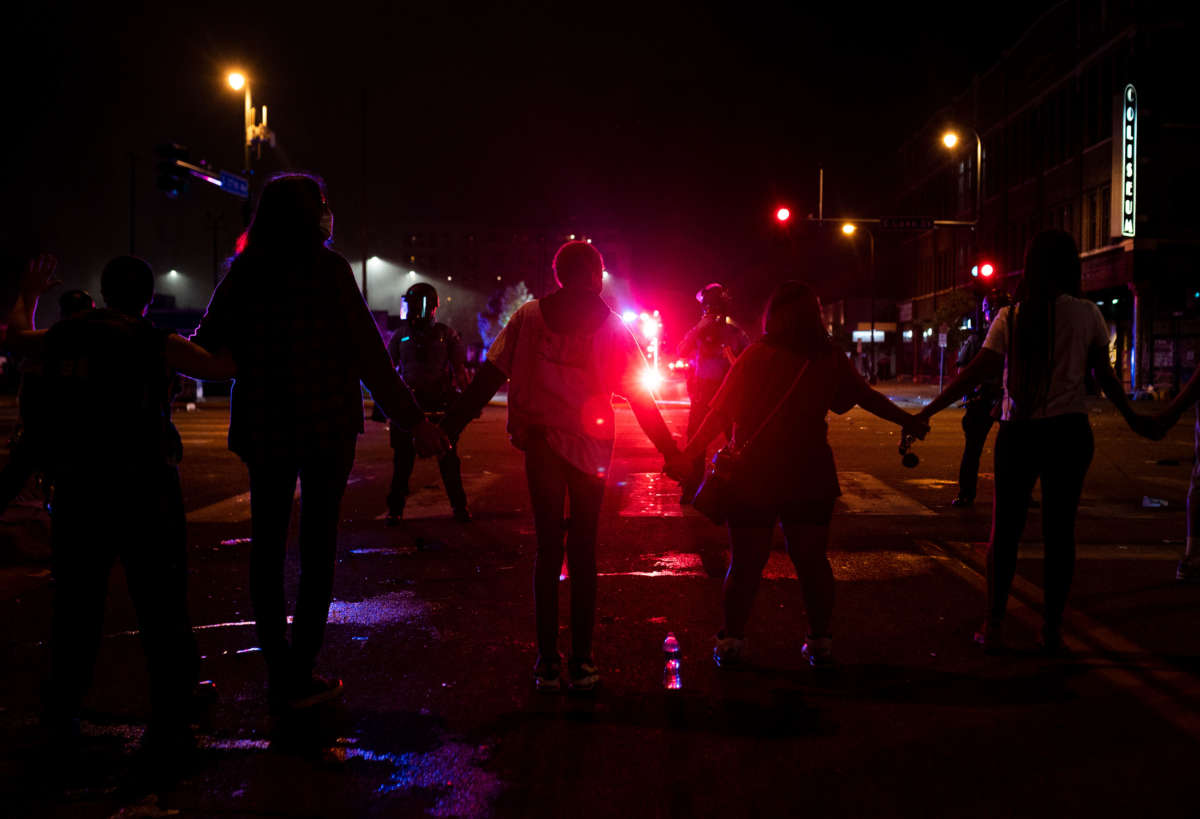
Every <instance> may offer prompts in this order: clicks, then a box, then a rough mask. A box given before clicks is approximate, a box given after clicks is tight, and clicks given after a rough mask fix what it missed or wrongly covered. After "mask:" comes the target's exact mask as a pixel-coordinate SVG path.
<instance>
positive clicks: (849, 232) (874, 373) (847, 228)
mask: <svg viewBox="0 0 1200 819" xmlns="http://www.w3.org/2000/svg"><path fill="white" fill-rule="evenodd" d="M857 232H858V225H856V224H854V223H853V222H846V223H845V224H843V225H842V233H843V234H844V235H845V236H849V237H853V236H854V234H855V233H857ZM863 232H864V233H866V234H867V247H868V255H867V274H868V277H869V279H870V294H869V299H870V306H869V308H868V309H869V311H870V319H871V375H870V379H869V380H870V382H871V383H872V384H874V383H876V382H877V381H878V380H879V379H878V360H877V358H876V351H875V234H874V233H872V232H871V229H870V228H867V227H864V228H863Z"/></svg>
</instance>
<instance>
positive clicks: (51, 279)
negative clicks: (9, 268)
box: [21, 253, 62, 302]
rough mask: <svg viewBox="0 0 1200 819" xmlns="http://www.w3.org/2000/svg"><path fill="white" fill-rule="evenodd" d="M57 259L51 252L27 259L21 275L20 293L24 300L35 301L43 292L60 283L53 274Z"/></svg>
mask: <svg viewBox="0 0 1200 819" xmlns="http://www.w3.org/2000/svg"><path fill="white" fill-rule="evenodd" d="M57 270H58V259H57V258H56V257H55V256H54V254H52V253H41V254H39V255H37V256H35V257H34V258H32V259H30V260H29V264H27V265H26V266H25V273H24V274H23V275H22V276H21V295H22V296H24V297H25V299H26V301H29V302H32V301H36V300H37V299H38V298H39V297H40V296H41V295H42V294H43V293H46V292H47V291H49V290H53V289H54V288H56V287H58V286H59V285H60V284H62V279H60V278H58V276H56V275H55V271H57Z"/></svg>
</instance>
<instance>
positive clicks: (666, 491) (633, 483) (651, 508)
mask: <svg viewBox="0 0 1200 819" xmlns="http://www.w3.org/2000/svg"><path fill="white" fill-rule="evenodd" d="M624 495H625V497H624V500H623V502H622V504H621V517H626V518H681V517H683V509H682V507H680V505H679V484H678V483H677V482H676V481H674V480H672V479H671V478H668V477H667V476H666V475H664V474H662V473H661V472H633V473H631V474H630V475H629V479H628V481H626V482H625V493H624Z"/></svg>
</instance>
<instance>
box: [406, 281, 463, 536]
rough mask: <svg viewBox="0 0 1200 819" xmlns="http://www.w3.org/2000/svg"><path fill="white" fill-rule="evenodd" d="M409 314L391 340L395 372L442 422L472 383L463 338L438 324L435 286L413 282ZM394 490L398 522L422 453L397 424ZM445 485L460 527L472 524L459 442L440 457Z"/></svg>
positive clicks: (420, 402)
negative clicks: (415, 466)
mask: <svg viewBox="0 0 1200 819" xmlns="http://www.w3.org/2000/svg"><path fill="white" fill-rule="evenodd" d="M404 302H405V304H406V305H407V315H406V317H405V318H404V319H402V320H401V322H400V326H399V327H398V328H397V329H396V332H395V333H393V334H392V337H391V339H390V340H389V341H388V353H389V354H390V355H391V357H392V364H394V365H395V367H396V371H397V372H398V373H399V374H400V376H401V377H402V378H403V379H404V381H405V383H407V384H408V386H409V388H410V389H411V390H412V391H413V395H414V397H415V398H416V399H417V403H418V404H420V406H421V408H422V409H424V410H425V412H426V413H428V414H429V415H430V416H431V420H433V421H435V422H436V421H438V420H440V419H441V417H442V415H443V414H444V413H445V411H446V409H447V408H448V407H449V406H450V404H451V403H452V402H453V400H454V399H455V398H456V397H457V396H458V394H459V392H460V391H461V390H462V389H463V388H465V387H466V385H467V367H466V363H467V356H466V350H465V348H464V347H463V343H462V339H461V338H460V337H459V335H458V333H456V332H454V330H452V329H451V328H450V327H447V326H446V325H445V324H441V323H439V322H438V321H437V320H436V317H437V309H438V292H437V290H436V289H435V288H434V287H433V285H431V284H426V283H424V282H420V283H418V284H414V285H413V286H412V287H410V288H409V289H408V292H407V293H405V294H404ZM391 443H392V488H391V491H390V492H388V497H387V505H388V518H387V519H388V523H389V524H393V525H394V524H396V523H399V521H400V519H401V518H402V517H403V515H404V504H405V502H406V501H407V499H408V495H409V486H408V482H409V478H411V477H412V471H413V464H414V462H415V461H416V457H417V453H416V450H415V449H414V448H413V441H412V434H411V431H409V430H405V429H400V428H398V427H395V426H393V427H392V430H391ZM438 468H439V469H440V470H441V473H442V483H443V485H444V486H445V487H446V495H447V496H448V497H449V499H450V506H451V508H452V509H453V510H454V519H455V520H456V521H458V522H459V523H469V522H470V521H471V511H470V510H469V509H468V508H467V494H466V492H465V491H464V490H463V483H462V462H461V461H460V460H459V457H458V451H457V442H455V444H454V446H451V447H450V449H449V450H447V452H446V453H445V454H444V455H442V456H440V457H439V458H438Z"/></svg>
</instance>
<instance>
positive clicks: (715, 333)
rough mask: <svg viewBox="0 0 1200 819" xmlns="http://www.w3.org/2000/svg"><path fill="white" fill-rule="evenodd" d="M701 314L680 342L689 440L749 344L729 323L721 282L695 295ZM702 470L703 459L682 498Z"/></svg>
mask: <svg viewBox="0 0 1200 819" xmlns="http://www.w3.org/2000/svg"><path fill="white" fill-rule="evenodd" d="M696 301H698V302H700V305H701V307H702V308H703V311H704V314H703V316H702V317H701V318H700V321H699V322H697V323H696V326H694V327H693V328H692V329H691V330H688V332H687V334H686V335H685V336H684V337H683V339H682V340H681V341H680V342H679V346H678V349H677V352H678V354H679V356H680V357H682V358H687V359H690V362H691V369H690V371H689V375H688V397H689V398H690V399H691V409H690V410H689V412H688V438H689V439H690V438H691V437H692V436H693V435H694V434H695V433H696V430H698V429H699V428H700V423H701V422H702V421H703V420H704V416H705V415H707V414H708V405H709V402H710V401H712V399H713V396H715V395H716V394H717V389H718V388H719V387H720V386H721V382H722V381H724V380H725V374H726V373H728V372H729V368H730V366H731V365H732V364H733V362H734V360H735V359H736V358H737V357H738V356H739V355H741V354H742V351H743V350H745V349H746V347H748V346H749V345H750V340H749V338H747V337H746V334H745V333H744V332H743V331H742V329H741V328H740V327H738V326H737V325H736V324H734V323H733V322H732V320H731V319H730V318H729V314H730V312H731V311H732V309H733V300H732V299H731V298H730V296H729V291H728V290H726V289H725V287H724V285H721V284H718V283H716V282H714V283H712V284H709V285H707V286H705V287H704V288H702V289H701V290H700V292H698V293H697V294H696ZM703 471H704V459H703V458H701V459H699V460H698V461H697V462H696V463H695V464H693V469H692V474H693V476H695V477H693V478H692V479H689V480H687V481H685V482H684V485H683V492H682V497H681V501H682V502H687V501H690V500H691V496H692V495H694V494H695V490H696V485H697V483H698V478H699V476H700V475H701V474H703Z"/></svg>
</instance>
